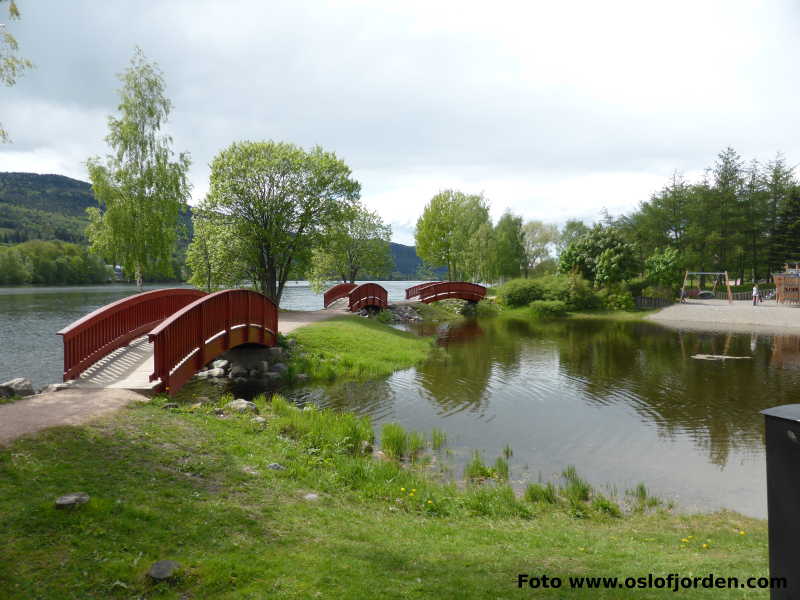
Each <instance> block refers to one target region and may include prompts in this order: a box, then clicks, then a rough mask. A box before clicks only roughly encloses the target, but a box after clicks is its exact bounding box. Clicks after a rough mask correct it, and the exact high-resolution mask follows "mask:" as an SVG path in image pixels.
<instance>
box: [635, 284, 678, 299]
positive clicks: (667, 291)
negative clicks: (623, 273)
mask: <svg viewBox="0 0 800 600" xmlns="http://www.w3.org/2000/svg"><path fill="white" fill-rule="evenodd" d="M636 295H641V296H646V297H648V298H662V299H664V300H674V299H675V296H677V294H676V293H675V290H673V289H672V288H668V287H662V286H648V287H646V288H644V289H643V290H642V293H641V294H636Z"/></svg>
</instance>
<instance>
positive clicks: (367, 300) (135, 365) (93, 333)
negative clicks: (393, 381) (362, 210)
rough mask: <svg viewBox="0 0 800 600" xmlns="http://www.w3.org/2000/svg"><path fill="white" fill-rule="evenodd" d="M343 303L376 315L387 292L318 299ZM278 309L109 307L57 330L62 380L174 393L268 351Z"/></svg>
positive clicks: (337, 291) (469, 287)
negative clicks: (230, 353) (226, 356)
mask: <svg viewBox="0 0 800 600" xmlns="http://www.w3.org/2000/svg"><path fill="white" fill-rule="evenodd" d="M485 295H486V288H484V287H483V286H480V285H476V284H474V283H467V282H464V281H445V282H442V281H437V282H428V283H424V284H420V285H416V286H413V287H411V288H409V289H408V290H406V298H408V299H415V298H418V299H419V301H420V302H425V303H428V302H436V301H438V300H445V299H448V298H460V299H462V300H467V301H470V302H477V301H478V300H480V299H482V298H483V297H484V296H485ZM343 298H347V307H348V310H350V311H351V312H357V311H360V310H361V309H365V308H366V309H378V310H381V309H383V308H386V307H387V306H388V293H387V292H386V289H385V288H383V287H382V286H380V285H378V284H377V283H362V284H360V285H356V284H353V283H340V284H338V285H335V286H333V287H332V288H331V289H329V290H328V291H327V292H325V295H324V303H325V308H328V307H330V306H331V304H333V303H334V302H335V301H337V300H340V299H343ZM277 334H278V308H277V306H275V303H274V302H272V301H271V300H270V299H268V298H267V297H266V296H264V295H262V294H259V293H258V292H254V291H252V290H238V289H237V290H223V291H221V292H216V293H213V294H206V293H205V292H201V291H199V290H193V289H186V288H175V289H164V290H155V291H152V292H144V293H141V294H136V295H133V296H129V297H127V298H123V299H122V300H118V301H117V302H113V303H111V304H108V305H106V306H103V307H101V308H98V309H97V310H95V311H94V312H92V313H90V314H88V315H86V316H85V317H83V318H82V319H79V320H78V321H75V322H74V323H72V324H71V325H69V326H68V327H66V328H64V329H62V330H61V331H59V332H58V335H60V336H61V337H62V339H63V342H64V375H63V377H64V381H69V380H74V379H80V382H81V384H82V385H86V386H89V387H117V388H126V389H150V390H155V391H162V392H167V393H169V394H174V393H175V392H176V391H177V390H178V389H180V387H181V386H182V385H183V384H184V383H186V381H188V380H189V379H190V378H191V377H192V376H193V375H194V374H195V373H196V372H197V371H199V370H200V369H201V368H203V366H205V365H206V364H208V363H209V362H210V361H212V360H213V359H214V358H216V357H217V356H219V355H220V354H222V353H223V352H225V351H226V350H228V349H230V348H234V347H236V346H240V345H242V344H258V345H261V346H274V345H275V343H276V341H277Z"/></svg>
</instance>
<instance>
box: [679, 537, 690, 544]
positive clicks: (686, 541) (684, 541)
mask: <svg viewBox="0 0 800 600" xmlns="http://www.w3.org/2000/svg"><path fill="white" fill-rule="evenodd" d="M681 541H682V542H683V543H684V544H688V543H689V539H688V538H681Z"/></svg>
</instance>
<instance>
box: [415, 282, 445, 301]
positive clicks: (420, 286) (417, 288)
mask: <svg viewBox="0 0 800 600" xmlns="http://www.w3.org/2000/svg"><path fill="white" fill-rule="evenodd" d="M435 283H444V282H443V281H426V282H425V283H418V284H417V285H412V286H411V287H410V288H406V300H411V298H413V297H415V296H419V294H420V292H421V291H422V290H423V289H424V288H426V287H428V286H429V285H433V284H435Z"/></svg>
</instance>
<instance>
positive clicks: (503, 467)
mask: <svg viewBox="0 0 800 600" xmlns="http://www.w3.org/2000/svg"><path fill="white" fill-rule="evenodd" d="M494 475H495V476H496V477H497V478H498V479H502V480H503V481H508V460H506V459H505V458H503V457H502V456H498V457H497V460H496V461H495V462H494Z"/></svg>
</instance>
